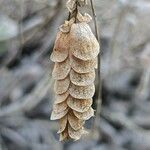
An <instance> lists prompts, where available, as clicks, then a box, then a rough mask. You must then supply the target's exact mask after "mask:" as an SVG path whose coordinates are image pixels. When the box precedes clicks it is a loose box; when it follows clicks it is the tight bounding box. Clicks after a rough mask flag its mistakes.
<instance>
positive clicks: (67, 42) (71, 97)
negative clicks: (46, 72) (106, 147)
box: [51, 22, 100, 141]
mask: <svg viewBox="0 0 150 150" xmlns="http://www.w3.org/2000/svg"><path fill="white" fill-rule="evenodd" d="M99 50H100V46H99V43H98V41H97V40H96V38H95V36H94V35H93V33H92V31H91V29H90V27H89V25H88V24H87V23H85V22H81V23H72V24H71V25H70V31H69V32H67V33H66V32H62V31H59V33H58V35H57V38H56V41H55V46H54V49H53V52H52V54H51V60H52V61H53V62H55V65H54V69H53V72H52V76H53V78H54V79H55V83H54V91H55V93H56V96H55V102H54V106H53V111H52V114H51V120H59V130H58V133H59V134H60V141H63V140H67V139H73V140H79V139H80V138H81V136H82V135H84V134H87V131H85V129H84V124H85V121H86V120H88V119H90V118H91V117H93V116H94V110H93V108H92V107H91V106H92V103H93V100H92V97H93V96H94V93H95V86H94V80H95V69H96V68H97V55H98V53H99Z"/></svg>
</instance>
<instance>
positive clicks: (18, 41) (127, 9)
mask: <svg viewBox="0 0 150 150" xmlns="http://www.w3.org/2000/svg"><path fill="white" fill-rule="evenodd" d="M65 2H66V1H65V0H0V150H76V149H81V150H150V25H149V24H150V1H149V0H95V2H94V3H95V8H96V12H97V18H98V24H99V25H98V29H99V31H100V39H101V52H102V64H101V66H102V67H101V73H102V99H103V103H102V110H101V116H100V121H99V122H98V131H97V133H98V132H99V133H100V136H96V135H95V134H94V132H93V129H92V124H93V120H92V119H91V120H90V121H89V122H87V127H89V129H90V128H91V129H90V130H92V134H90V135H89V136H87V137H86V138H83V139H82V140H80V141H77V142H67V143H61V142H58V135H57V134H56V132H57V129H58V126H57V122H55V121H50V120H49V116H50V113H51V110H52V105H53V101H54V93H53V80H52V78H51V71H52V69H53V63H52V62H51V61H50V59H49V56H50V53H51V52H52V49H53V45H54V40H55V37H56V33H57V32H58V27H59V26H60V25H61V24H63V22H64V20H65V19H67V16H68V11H67V9H66V7H65ZM83 11H86V12H89V13H90V14H91V8H90V6H87V7H86V9H85V10H83ZM91 27H92V28H93V27H94V25H93V22H91ZM93 32H94V28H93Z"/></svg>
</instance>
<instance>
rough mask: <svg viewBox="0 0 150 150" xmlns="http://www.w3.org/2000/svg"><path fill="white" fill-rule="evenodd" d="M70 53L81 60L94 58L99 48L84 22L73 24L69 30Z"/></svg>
mask: <svg viewBox="0 0 150 150" xmlns="http://www.w3.org/2000/svg"><path fill="white" fill-rule="evenodd" d="M70 44H71V48H70V50H71V52H72V54H73V55H74V56H75V57H77V58H79V59H81V60H91V59H94V58H95V57H96V56H97V55H98V53H99V50H100V46H99V43H98V41H97V39H96V37H95V36H94V34H93V33H92V31H91V28H90V27H89V25H88V24H87V23H85V22H83V23H76V24H73V25H72V27H71V31H70Z"/></svg>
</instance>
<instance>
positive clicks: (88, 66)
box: [70, 56, 97, 74]
mask: <svg viewBox="0 0 150 150" xmlns="http://www.w3.org/2000/svg"><path fill="white" fill-rule="evenodd" d="M70 61H71V67H72V69H73V70H75V71H76V72H77V73H80V74H82V73H89V72H91V71H93V70H94V69H95V68H96V67H97V59H96V58H94V59H91V60H86V61H84V60H81V59H78V58H76V57H74V56H72V57H71V59H70Z"/></svg>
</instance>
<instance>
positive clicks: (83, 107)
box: [67, 96, 93, 113]
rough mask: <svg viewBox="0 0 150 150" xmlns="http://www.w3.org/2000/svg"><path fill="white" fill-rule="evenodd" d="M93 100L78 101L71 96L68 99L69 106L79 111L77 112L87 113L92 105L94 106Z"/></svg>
mask: <svg viewBox="0 0 150 150" xmlns="http://www.w3.org/2000/svg"><path fill="white" fill-rule="evenodd" d="M92 102H93V101H92V98H90V99H76V98H73V97H71V96H69V98H68V99H67V104H68V106H69V107H70V108H71V109H73V110H75V111H77V112H81V113H83V112H85V111H87V110H88V109H89V108H90V107H91V105H92Z"/></svg>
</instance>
